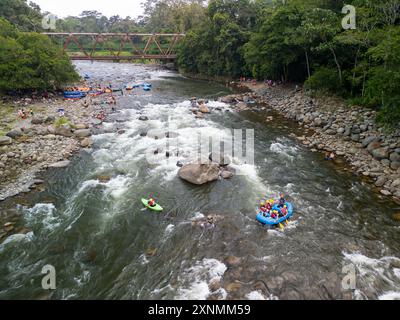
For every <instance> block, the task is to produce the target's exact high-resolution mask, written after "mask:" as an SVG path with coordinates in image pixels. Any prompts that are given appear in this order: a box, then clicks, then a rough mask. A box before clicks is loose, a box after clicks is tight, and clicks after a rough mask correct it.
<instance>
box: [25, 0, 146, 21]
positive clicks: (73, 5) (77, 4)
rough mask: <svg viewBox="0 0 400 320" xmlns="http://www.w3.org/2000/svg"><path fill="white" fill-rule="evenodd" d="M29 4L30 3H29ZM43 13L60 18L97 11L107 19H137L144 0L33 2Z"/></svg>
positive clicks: (58, 0)
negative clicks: (47, 12) (112, 17)
mask: <svg viewBox="0 0 400 320" xmlns="http://www.w3.org/2000/svg"><path fill="white" fill-rule="evenodd" d="M28 2H29V1H28ZM32 2H35V3H36V4H38V5H39V6H40V8H41V9H42V12H44V11H49V12H51V13H53V14H55V15H57V16H58V17H60V18H64V17H67V16H70V15H71V16H78V15H79V14H80V13H81V12H82V11H86V10H96V11H99V12H101V13H102V14H104V15H105V16H107V17H110V16H113V15H120V16H121V17H123V18H125V17H126V16H130V17H132V18H135V17H137V16H139V15H140V14H142V7H141V6H140V3H141V2H142V0H32Z"/></svg>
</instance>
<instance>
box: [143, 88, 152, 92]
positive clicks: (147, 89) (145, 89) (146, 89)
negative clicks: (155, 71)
mask: <svg viewBox="0 0 400 320" xmlns="http://www.w3.org/2000/svg"><path fill="white" fill-rule="evenodd" d="M143 90H144V91H150V90H151V88H150V87H143Z"/></svg>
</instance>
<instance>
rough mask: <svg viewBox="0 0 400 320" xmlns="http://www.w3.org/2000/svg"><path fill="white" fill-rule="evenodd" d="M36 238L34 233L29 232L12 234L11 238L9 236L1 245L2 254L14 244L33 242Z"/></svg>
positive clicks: (0, 251)
mask: <svg viewBox="0 0 400 320" xmlns="http://www.w3.org/2000/svg"><path fill="white" fill-rule="evenodd" d="M33 238H34V234H33V232H32V231H31V232H28V233H27V234H19V233H18V234H12V235H11V236H8V237H7V238H6V239H5V240H4V241H3V242H2V243H1V244H0V253H2V252H3V250H4V249H5V248H6V247H8V246H9V245H12V244H19V243H21V242H31V241H32V240H33Z"/></svg>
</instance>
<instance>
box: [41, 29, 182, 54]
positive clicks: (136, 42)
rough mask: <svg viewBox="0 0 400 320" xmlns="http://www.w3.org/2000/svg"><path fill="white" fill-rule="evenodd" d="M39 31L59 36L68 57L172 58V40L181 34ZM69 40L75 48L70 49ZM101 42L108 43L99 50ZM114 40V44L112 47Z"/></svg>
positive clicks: (173, 46) (51, 35) (173, 45)
mask: <svg viewBox="0 0 400 320" xmlns="http://www.w3.org/2000/svg"><path fill="white" fill-rule="evenodd" d="M43 34H44V35H47V36H49V37H57V38H60V39H62V41H63V43H62V45H63V49H64V51H65V52H66V53H68V54H69V56H70V58H71V59H72V60H137V59H156V60H173V59H175V58H176V54H175V52H174V49H175V46H176V44H177V43H178V42H179V41H180V40H181V39H182V38H183V37H185V34H182V33H90V32H82V33H74V32H73V33H67V32H45V33H43ZM88 38H89V39H90V40H88ZM83 39H84V41H85V42H84V43H82V40H83ZM88 43H89V44H90V47H88ZM110 43H111V45H110ZM71 44H73V45H74V47H75V50H71V49H70V45H71ZM104 44H106V45H107V46H108V47H107V48H105V49H106V50H104V48H102V50H101V52H100V53H99V52H98V49H97V48H98V46H104ZM115 44H117V45H118V48H115V47H112V45H115ZM129 45H130V48H128V46H129ZM105 52H106V53H105Z"/></svg>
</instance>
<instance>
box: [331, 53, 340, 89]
mask: <svg viewBox="0 0 400 320" xmlns="http://www.w3.org/2000/svg"><path fill="white" fill-rule="evenodd" d="M330 49H331V52H332V54H333V58H334V59H335V63H336V66H337V68H338V73H339V80H340V84H342V68H341V67H340V64H339V61H338V59H337V57H336V53H335V50H334V49H333V48H332V47H331V48H330Z"/></svg>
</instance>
